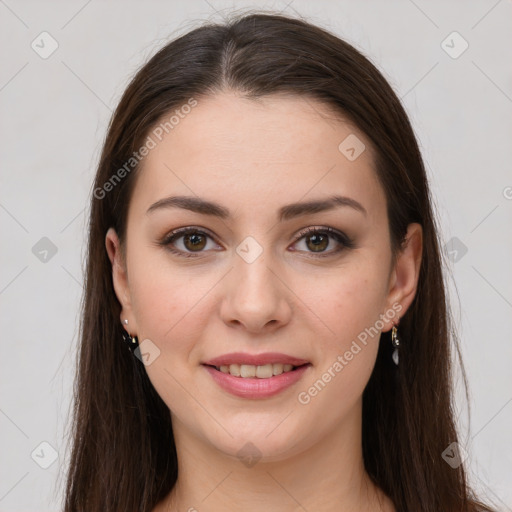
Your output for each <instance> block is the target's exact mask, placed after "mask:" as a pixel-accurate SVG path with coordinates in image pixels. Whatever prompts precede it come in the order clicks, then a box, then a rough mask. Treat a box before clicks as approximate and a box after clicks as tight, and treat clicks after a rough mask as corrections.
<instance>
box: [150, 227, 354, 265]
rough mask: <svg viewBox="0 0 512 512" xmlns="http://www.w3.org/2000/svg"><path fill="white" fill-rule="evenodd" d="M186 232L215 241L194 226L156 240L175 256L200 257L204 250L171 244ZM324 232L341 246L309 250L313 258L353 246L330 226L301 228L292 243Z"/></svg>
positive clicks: (327, 255)
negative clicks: (183, 249) (321, 250)
mask: <svg viewBox="0 0 512 512" xmlns="http://www.w3.org/2000/svg"><path fill="white" fill-rule="evenodd" d="M188 234H198V235H202V236H206V237H208V238H211V239H212V240H214V241H215V239H214V237H212V236H211V235H209V234H208V233H206V232H204V231H202V230H201V229H198V228H195V227H186V228H180V229H176V230H174V231H171V232H170V233H168V234H167V235H166V236H165V237H164V238H163V239H162V240H161V241H159V242H158V245H160V246H163V247H165V248H166V249H167V250H168V251H170V252H171V253H173V254H175V255H177V256H180V257H183V258H197V257H200V254H201V252H204V251H197V253H191V252H188V253H187V252H184V251H181V250H179V249H175V248H173V247H172V246H171V244H172V242H174V241H176V240H177V239H179V238H181V237H183V236H184V235H188ZM325 234H328V235H330V236H331V237H332V238H334V240H336V242H338V243H339V244H341V245H342V246H343V247H341V248H338V249H336V250H334V251H328V252H323V253H314V252H310V254H311V255H313V257H314V258H326V257H329V256H333V255H334V254H338V253H339V252H341V251H343V250H344V249H352V248H353V247H354V246H355V244H354V242H353V241H352V240H351V239H350V238H349V237H348V236H347V235H345V234H344V233H342V232H340V231H337V230H335V229H333V228H331V227H322V228H316V227H309V228H306V229H303V230H302V231H300V232H299V233H298V235H297V238H296V239H295V241H294V242H293V244H296V243H297V242H299V241H300V240H302V239H303V238H304V237H306V236H308V235H309V236H311V235H325Z"/></svg>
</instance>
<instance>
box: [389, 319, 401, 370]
mask: <svg viewBox="0 0 512 512" xmlns="http://www.w3.org/2000/svg"><path fill="white" fill-rule="evenodd" d="M391 344H392V345H393V347H394V348H395V350H394V351H393V356H392V357H393V362H394V363H395V364H396V365H397V366H398V348H399V347H400V340H399V339H398V329H397V328H396V326H395V325H393V329H392V330H391Z"/></svg>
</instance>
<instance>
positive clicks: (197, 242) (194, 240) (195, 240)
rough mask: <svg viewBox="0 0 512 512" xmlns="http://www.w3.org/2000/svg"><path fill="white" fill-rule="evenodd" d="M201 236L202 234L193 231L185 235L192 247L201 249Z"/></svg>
mask: <svg viewBox="0 0 512 512" xmlns="http://www.w3.org/2000/svg"><path fill="white" fill-rule="evenodd" d="M201 238H203V236H202V235H198V234H197V233H193V234H192V235H187V236H186V241H187V242H189V243H190V244H191V245H192V248H195V249H202V248H203V247H204V240H203V243H202V244H201Z"/></svg>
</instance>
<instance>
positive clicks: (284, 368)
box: [204, 363, 311, 379]
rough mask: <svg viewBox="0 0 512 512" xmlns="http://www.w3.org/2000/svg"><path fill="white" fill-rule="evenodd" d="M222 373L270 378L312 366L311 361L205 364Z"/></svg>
mask: <svg viewBox="0 0 512 512" xmlns="http://www.w3.org/2000/svg"><path fill="white" fill-rule="evenodd" d="M204 366H208V367H210V368H212V369H214V370H216V371H218V372H220V373H225V374H228V375H231V376H233V377H238V378H241V379H254V378H256V379H270V378H272V377H277V376H278V375H282V374H283V373H290V372H294V371H297V370H298V369H299V368H302V367H305V366H311V363H304V364H300V365H293V364H283V363H268V364H264V365H253V364H236V363H234V364H230V365H224V364H223V365H219V366H215V365H210V364H205V365H204Z"/></svg>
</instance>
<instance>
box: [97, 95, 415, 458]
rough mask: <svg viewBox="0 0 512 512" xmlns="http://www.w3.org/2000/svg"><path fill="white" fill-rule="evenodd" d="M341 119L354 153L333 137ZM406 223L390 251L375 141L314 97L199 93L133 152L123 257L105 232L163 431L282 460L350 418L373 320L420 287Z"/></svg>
mask: <svg viewBox="0 0 512 512" xmlns="http://www.w3.org/2000/svg"><path fill="white" fill-rule="evenodd" d="M349 136H350V137H351V139H348V141H352V146H353V145H354V141H356V142H357V144H359V145H357V146H354V148H355V153H354V152H351V151H350V149H348V151H347V147H346V145H347V143H345V145H343V144H342V146H341V147H342V150H340V149H339V146H340V143H342V141H344V140H345V139H346V138H347V137H349ZM354 137H357V139H355V138H354ZM361 143H363V144H364V145H365V149H364V151H362V153H361V154H360V155H359V156H357V152H358V151H359V150H360V149H361V148H362V146H361V145H360V144H361ZM349 146H351V145H350V144H349ZM354 155H356V156H357V158H355V159H354ZM349 157H350V158H349ZM178 196H179V197H188V198H190V199H191V200H193V201H188V202H187V201H186V200H183V199H182V200H180V201H178V200H176V199H174V200H169V199H168V198H172V197H178ZM334 196H337V197H339V198H341V199H338V200H337V201H331V202H330V203H329V202H328V201H329V199H330V198H332V197H334ZM204 201H208V202H209V203H215V205H216V206H212V205H204V204H203V203H201V202H204ZM317 202H319V203H321V204H319V205H316V206H314V205H310V208H306V207H304V203H317ZM289 205H295V206H289ZM300 205H302V206H300ZM409 237H410V240H412V242H411V243H410V244H409V247H410V249H409V250H407V251H405V252H404V254H402V255H401V256H400V258H399V260H398V262H397V264H396V266H394V267H392V260H391V247H390V233H389V229H388V218H387V213H386V199H385V195H384V191H383V189H382V188H381V186H380V185H379V183H378V181H377V177H376V174H375V170H374V167H373V153H372V148H371V144H370V141H369V140H368V139H367V138H366V137H365V135H364V134H363V133H361V132H360V131H359V130H358V129H356V128H355V127H354V126H353V125H351V124H350V123H347V122H345V121H342V120H340V119H339V118H338V119H335V118H334V116H333V113H332V112H330V111H329V109H328V108H327V107H325V106H324V105H322V104H321V103H318V102H316V101H314V100H307V101H306V100H305V99H301V98H298V97H292V96H284V95H279V96H278V95H276V96H268V97H266V98H264V99H259V100H257V101H255V100H248V99H243V98H241V97H239V96H237V95H236V94H235V93H231V92H230V93H228V92H226V93H222V94H219V95H217V96H214V97H208V98H202V99H200V100H199V101H198V104H197V106H196V107H194V108H193V109H192V111H191V112H190V113H189V114H188V115H187V116H186V117H184V118H183V119H180V121H179V124H177V125H175V126H174V128H173V129H172V131H169V133H168V134H167V135H166V136H165V137H164V138H163V139H162V141H161V142H159V143H158V144H157V145H156V147H155V148H153V149H152V150H151V151H150V153H149V154H148V155H147V157H146V158H145V160H144V164H143V168H142V169H141V172H140V174H139V175H138V176H137V182H136V186H135V189H134V193H133V196H132V199H131V203H130V206H129V213H128V223H127V238H126V260H122V258H121V256H120V251H119V241H118V239H117V236H116V233H115V232H114V231H113V230H112V229H111V230H110V231H109V232H108V235H107V240H106V242H107V250H108V252H109V255H110V258H111V261H112V262H113V277H114V285H115V290H116V294H117V296H118V299H119V301H120V303H121V305H122V314H121V320H122V319H125V318H126V319H128V321H129V323H128V327H127V330H128V331H129V332H130V333H131V334H134V335H135V334H136V335H137V336H138V338H139V343H143V344H144V343H145V345H143V347H145V348H142V352H143V353H147V354H148V355H147V356H146V359H147V365H146V366H145V368H146V371H147V373H148V376H149V378H150V380H151V382H152V384H153V385H154V387H155V389H156V391H157V392H158V393H159V395H160V396H161V397H162V399H163V400H164V402H165V403H166V404H167V406H168V407H169V409H170V411H171V415H172V420H173V427H174V428H175V432H176V434H175V435H177V436H180V435H183V436H185V435H188V436H191V437H193V438H194V439H195V440H196V441H197V442H198V443H202V444H203V445H204V446H205V447H208V448H210V449H215V450H220V451H221V452H222V453H225V454H227V455H232V456H236V455H237V453H238V452H239V450H240V449H241V448H243V447H244V446H247V444H246V443H247V442H249V441H250V442H251V443H252V445H251V446H254V447H256V448H255V449H256V450H257V452H258V454H259V455H260V456H262V457H264V458H267V459H268V460H278V459H281V458H283V459H284V458H286V457H289V456H291V455H294V454H297V453H299V452H301V451H305V450H307V449H308V448H309V447H311V446H312V445H314V444H315V443H318V442H321V441H322V440H323V439H327V438H328V437H329V436H330V435H331V434H332V433H333V432H336V431H338V430H339V427H340V426H341V425H342V424H344V423H345V424H348V423H350V422H355V421H356V418H357V417H358V415H360V407H361V403H362V402H361V401H362V393H363V390H364V388H365V386H366V384H367V382H368V380H369V378H370V375H371V373H372V369H373V367H374V364H375V360H376V355H377V350H378V344H379V337H380V332H381V331H387V330H389V329H390V328H391V327H392V325H393V323H394V322H396V320H397V318H398V316H400V317H401V316H403V314H404V312H405V310H406V309H407V307H408V306H409V304H410V302H411V301H412V298H413V296H414V293H415V289H416V282H417V274H418V267H419V256H418V255H419V253H420V230H419V229H418V226H414V225H411V227H410V230H409ZM230 354H231V355H230ZM232 354H235V355H232ZM262 354H267V355H268V354H269V355H268V356H267V357H262V358H260V359H257V357H258V356H260V355H262ZM221 356H226V357H227V359H225V360H217V361H214V360H215V359H217V358H220V357H221ZM251 356H256V358H254V357H253V358H251ZM287 361H288V362H287ZM240 363H246V365H244V366H242V367H241V368H238V367H237V364H240ZM248 363H254V364H252V365H249V364H248ZM207 364H209V366H208V365H207ZM230 364H233V365H234V366H233V367H231V366H229V365H230ZM285 364H291V365H292V367H293V368H296V369H293V370H292V371H286V372H284V370H288V369H289V366H288V367H287V366H282V365H285ZM269 365H270V366H269ZM221 366H222V367H223V368H221ZM255 366H257V368H254V367H255ZM215 367H217V368H218V369H215ZM227 368H229V369H230V371H231V372H232V373H233V374H235V375H230V374H229V375H228V374H226V373H225V372H226V371H228V370H227ZM238 371H242V372H243V375H249V376H251V375H253V377H250V378H245V377H242V376H236V373H237V372H238ZM280 371H283V373H282V374H280V375H276V376H272V377H269V375H270V373H269V372H272V374H273V373H276V374H279V372H280ZM245 372H247V373H245ZM251 372H257V374H256V376H254V373H251ZM283 418H285V419H284V420H283ZM319 419H321V421H319ZM354 424H355V423H354Z"/></svg>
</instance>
